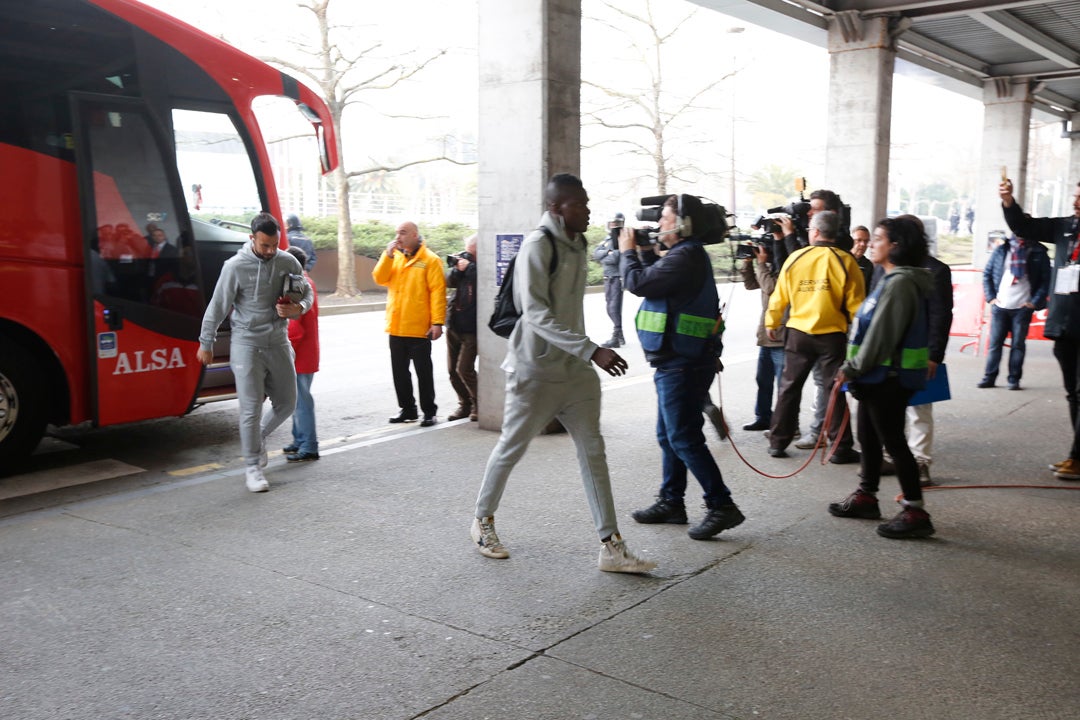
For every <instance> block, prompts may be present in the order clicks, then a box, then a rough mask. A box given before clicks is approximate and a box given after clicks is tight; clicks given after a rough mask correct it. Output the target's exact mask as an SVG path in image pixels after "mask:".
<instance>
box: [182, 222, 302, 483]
mask: <svg viewBox="0 0 1080 720" xmlns="http://www.w3.org/2000/svg"><path fill="white" fill-rule="evenodd" d="M280 234H281V228H280V225H279V224H278V222H277V220H276V219H274V216H273V215H270V214H269V213H259V214H258V215H256V216H255V218H254V219H253V220H252V221H251V242H250V243H248V244H246V245H244V246H243V247H242V248H240V249H239V250H238V251H237V252H236V255H233V256H232V257H231V258H229V259H228V260H226V261H225V264H224V265H223V266H222V268H221V276H220V277H219V278H218V282H217V286H216V287H215V288H214V297H213V298H212V299H211V300H210V304H209V305H208V306H207V308H206V313H205V314H204V315H203V323H202V332H201V333H200V334H199V352H198V359H199V362H201V363H202V364H203V365H209V364H210V363H211V362H212V361H213V359H214V354H213V346H214V338H215V336H216V335H217V329H218V326H219V325H221V322H222V321H223V320H224V319H225V318H226V317H229V318H230V324H231V326H232V338H231V347H230V363H231V365H232V370H233V375H234V376H235V377H236V395H237V398H238V400H239V402H240V447H241V449H242V451H243V454H244V462H245V464H246V465H247V477H246V483H247V489H248V490H250V491H251V492H265V491H266V490H269V489H270V485H269V484H268V483H267V482H266V478H265V477H264V476H263V473H262V469H261V468H262V467H265V466H266V449H265V438H266V436H267V435H269V434H270V433H271V432H273V431H274V430H275V429H276V428H277V427H278V426H279V425H281V423H283V422H285V420H287V419H288V418H289V416H290V415H292V412H293V409H294V408H295V406H296V370H295V367H294V365H293V350H292V346H291V345H290V344H289V335H288V325H289V319H290V318H296V317H300V315H302V314H304V313H305V312H307V311H308V310H309V309H311V305H312V302H313V300H314V295H313V293H312V290H311V286H310V285H308V284H307V282H306V281H304V279H303V269H302V268H301V267H300V263H299V262H298V261H297V260H296V258H294V257H293V256H292V255H290V254H289V253H286V252H278V249H277V248H278V241H279V239H280ZM264 397H268V398H270V405H271V410H270V412H269V413H267V414H266V415H265V416H264V417H261V418H260V416H261V415H262V406H263V398H264Z"/></svg>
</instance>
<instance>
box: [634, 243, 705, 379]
mask: <svg viewBox="0 0 1080 720" xmlns="http://www.w3.org/2000/svg"><path fill="white" fill-rule="evenodd" d="M705 262H706V265H705V266H704V267H705V278H704V281H703V282H702V283H701V289H700V290H699V291H698V294H697V295H696V296H695V297H694V299H693V300H691V301H690V302H689V303H687V304H686V305H684V306H683V307H681V308H679V309H678V310H677V311H674V312H673V311H671V310H669V308H668V301H667V299H666V298H645V299H644V300H643V301H642V302H641V307H640V308H638V312H637V315H636V316H635V318H634V325H635V327H636V328H637V334H638V339H639V340H641V347H642V348H643V349H644V350H646V351H648V352H658V351H659V350H660V348H661V347H662V346H663V343H664V333H665V331H666V330H667V329H668V326H669V325H670V326H671V329H672V332H671V335H670V337H671V350H672V351H673V352H675V353H676V354H677V355H680V356H682V357H685V358H690V359H697V358H700V357H702V356H703V355H704V354H705V353H707V352H710V351H713V349H714V348H715V346H716V342H717V341H716V338H718V337H719V336H720V335H721V334H722V333H723V331H724V325H723V320H722V319H721V318H720V297H719V295H718V294H717V292H716V283H715V282H713V277H712V266H711V265H709V264H707V263H708V259H707V258H706V260H705Z"/></svg>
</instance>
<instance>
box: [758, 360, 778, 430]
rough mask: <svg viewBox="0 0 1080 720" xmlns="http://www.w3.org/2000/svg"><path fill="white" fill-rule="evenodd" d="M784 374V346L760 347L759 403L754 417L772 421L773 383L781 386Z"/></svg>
mask: <svg viewBox="0 0 1080 720" xmlns="http://www.w3.org/2000/svg"><path fill="white" fill-rule="evenodd" d="M783 374H784V348H783V346H780V347H759V348H758V356H757V403H756V404H755V405H754V419H755V420H763V421H764V422H767V423H769V422H772V399H773V385H775V386H776V387H780V377H781V376H782V375H783Z"/></svg>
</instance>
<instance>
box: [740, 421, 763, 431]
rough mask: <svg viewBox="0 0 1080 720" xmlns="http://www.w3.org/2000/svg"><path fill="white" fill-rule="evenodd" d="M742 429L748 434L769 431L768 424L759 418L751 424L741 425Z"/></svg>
mask: <svg viewBox="0 0 1080 720" xmlns="http://www.w3.org/2000/svg"><path fill="white" fill-rule="evenodd" d="M742 429H743V430H748V431H750V432H758V431H761V430H768V429H769V423H767V422H766V421H764V420H762V419H761V418H758V419H757V420H755V421H754V422H752V423H747V424H746V425H743V426H742Z"/></svg>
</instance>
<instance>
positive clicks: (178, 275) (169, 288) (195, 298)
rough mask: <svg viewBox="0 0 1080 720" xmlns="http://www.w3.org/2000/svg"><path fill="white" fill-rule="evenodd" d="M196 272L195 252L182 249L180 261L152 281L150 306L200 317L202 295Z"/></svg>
mask: <svg viewBox="0 0 1080 720" xmlns="http://www.w3.org/2000/svg"><path fill="white" fill-rule="evenodd" d="M197 270H198V267H197V266H196V264H195V250H194V249H193V248H192V247H191V246H187V247H185V248H183V249H182V250H181V251H180V259H179V260H178V261H177V262H176V263H175V264H174V265H173V266H172V267H170V268H168V269H166V270H165V271H164V272H163V273H162V274H161V275H159V276H158V278H157V279H156V280H155V281H154V286H153V289H152V291H151V295H150V304H151V305H157V306H159V307H163V308H165V309H167V310H173V311H175V312H178V313H183V314H184V315H192V316H194V317H198V316H199V315H201V314H202V311H203V307H202V294H201V293H200V292H199V282H198V272H197Z"/></svg>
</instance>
